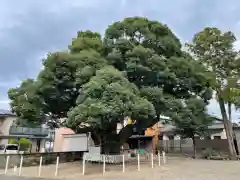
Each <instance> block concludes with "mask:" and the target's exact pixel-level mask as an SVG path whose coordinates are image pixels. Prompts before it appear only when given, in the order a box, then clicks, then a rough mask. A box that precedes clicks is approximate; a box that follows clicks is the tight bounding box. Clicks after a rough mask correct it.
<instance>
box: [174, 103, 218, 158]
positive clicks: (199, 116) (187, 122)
mask: <svg viewBox="0 0 240 180" xmlns="http://www.w3.org/2000/svg"><path fill="white" fill-rule="evenodd" d="M171 118H172V121H173V125H175V127H176V130H177V132H179V133H180V134H181V135H182V137H185V138H191V139H192V140H193V147H194V158H195V157H196V140H195V136H200V137H204V136H205V135H207V133H208V126H209V125H211V124H212V123H213V121H214V118H212V117H210V116H209V115H208V114H207V110H206V103H205V102H204V100H202V99H197V98H190V99H188V100H186V101H185V102H184V103H182V106H180V108H179V110H178V111H175V112H174V113H173V114H172V116H171Z"/></svg>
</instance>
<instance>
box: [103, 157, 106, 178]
mask: <svg viewBox="0 0 240 180" xmlns="http://www.w3.org/2000/svg"><path fill="white" fill-rule="evenodd" d="M105 172H106V157H105V155H103V174H104V173H105Z"/></svg>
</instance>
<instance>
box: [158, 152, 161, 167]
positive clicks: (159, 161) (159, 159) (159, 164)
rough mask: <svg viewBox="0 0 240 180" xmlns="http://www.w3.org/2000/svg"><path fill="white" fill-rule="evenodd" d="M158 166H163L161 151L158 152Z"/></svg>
mask: <svg viewBox="0 0 240 180" xmlns="http://www.w3.org/2000/svg"><path fill="white" fill-rule="evenodd" d="M158 166H161V154H160V151H158Z"/></svg>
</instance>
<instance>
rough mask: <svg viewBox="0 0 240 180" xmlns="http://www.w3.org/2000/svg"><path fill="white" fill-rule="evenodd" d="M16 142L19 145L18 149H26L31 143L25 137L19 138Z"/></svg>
mask: <svg viewBox="0 0 240 180" xmlns="http://www.w3.org/2000/svg"><path fill="white" fill-rule="evenodd" d="M18 144H19V145H20V148H19V150H20V151H28V150H29V148H30V146H31V144H32V143H31V141H29V140H28V139H26V138H20V139H19V140H18Z"/></svg>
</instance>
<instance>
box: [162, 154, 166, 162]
mask: <svg viewBox="0 0 240 180" xmlns="http://www.w3.org/2000/svg"><path fill="white" fill-rule="evenodd" d="M162 154H163V163H164V164H166V153H165V152H164V151H163V152H162Z"/></svg>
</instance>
